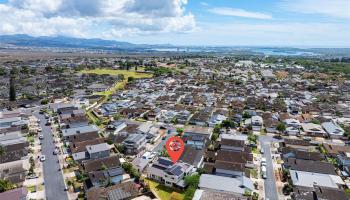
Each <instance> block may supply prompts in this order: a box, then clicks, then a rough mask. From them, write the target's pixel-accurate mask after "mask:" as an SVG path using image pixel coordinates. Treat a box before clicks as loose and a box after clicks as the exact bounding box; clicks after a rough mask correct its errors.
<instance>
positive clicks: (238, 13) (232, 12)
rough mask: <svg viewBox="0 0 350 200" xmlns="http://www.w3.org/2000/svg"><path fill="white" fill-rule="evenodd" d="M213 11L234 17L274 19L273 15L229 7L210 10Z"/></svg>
mask: <svg viewBox="0 0 350 200" xmlns="http://www.w3.org/2000/svg"><path fill="white" fill-rule="evenodd" d="M208 11H209V12H211V13H214V14H217V15H226V16H234V17H245V18H254V19H272V16H271V15H269V14H265V13H260V12H250V11H246V10H243V9H236V8H228V7H216V8H211V9H209V10H208Z"/></svg>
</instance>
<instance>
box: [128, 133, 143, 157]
mask: <svg viewBox="0 0 350 200" xmlns="http://www.w3.org/2000/svg"><path fill="white" fill-rule="evenodd" d="M146 143H147V138H146V135H144V134H131V135H129V137H128V138H126V139H125V140H124V142H123V145H124V147H125V149H126V153H128V154H136V153H139V152H140V151H141V150H142V149H144V148H145V145H146Z"/></svg>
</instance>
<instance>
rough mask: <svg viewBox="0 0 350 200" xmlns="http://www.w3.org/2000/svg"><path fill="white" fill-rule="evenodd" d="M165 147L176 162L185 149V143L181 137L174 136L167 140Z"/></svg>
mask: <svg viewBox="0 0 350 200" xmlns="http://www.w3.org/2000/svg"><path fill="white" fill-rule="evenodd" d="M165 148H166V150H167V152H168V154H169V156H170V158H171V160H172V161H173V162H174V163H176V162H177V161H178V160H179V158H180V157H181V155H182V152H183V151H184V148H185V144H184V141H182V139H181V138H180V137H176V136H173V137H171V138H169V139H168V140H167V141H166V144H165Z"/></svg>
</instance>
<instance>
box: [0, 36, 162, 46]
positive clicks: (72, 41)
mask: <svg viewBox="0 0 350 200" xmlns="http://www.w3.org/2000/svg"><path fill="white" fill-rule="evenodd" d="M0 44H2V45H13V46H18V47H52V48H81V49H100V50H122V49H125V50H131V49H150V48H153V47H154V46H155V45H143V44H140V45H139V44H132V43H128V42H119V41H114V40H103V39H83V38H72V37H65V36H55V37H49V36H41V37H32V36H29V35H23V34H18V35H0Z"/></svg>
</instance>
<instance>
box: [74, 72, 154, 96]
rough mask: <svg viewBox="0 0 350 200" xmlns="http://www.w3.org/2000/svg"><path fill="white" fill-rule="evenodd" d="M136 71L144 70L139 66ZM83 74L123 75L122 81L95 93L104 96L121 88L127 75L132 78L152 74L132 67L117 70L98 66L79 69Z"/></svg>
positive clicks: (146, 76) (126, 79)
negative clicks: (96, 67) (91, 68)
mask: <svg viewBox="0 0 350 200" xmlns="http://www.w3.org/2000/svg"><path fill="white" fill-rule="evenodd" d="M138 71H144V68H142V67H140V69H138ZM80 72H81V73H83V74H98V75H102V74H109V75H114V76H117V75H120V74H122V75H124V81H122V82H117V83H116V84H115V85H114V86H113V87H112V88H110V89H109V90H108V91H104V92H98V93H96V94H98V95H105V96H109V95H112V94H113V93H115V92H116V91H117V90H120V89H123V88H124V86H125V84H126V83H127V81H128V78H129V77H134V78H136V79H137V78H152V77H153V74H150V73H140V72H136V71H134V70H133V69H131V70H129V71H127V70H117V69H103V68H98V69H93V70H82V71H80Z"/></svg>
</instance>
